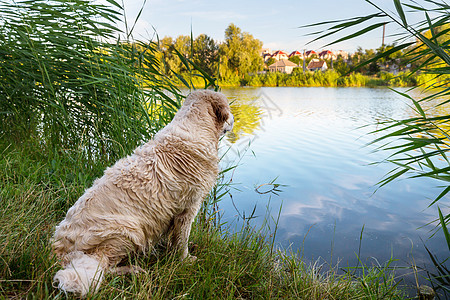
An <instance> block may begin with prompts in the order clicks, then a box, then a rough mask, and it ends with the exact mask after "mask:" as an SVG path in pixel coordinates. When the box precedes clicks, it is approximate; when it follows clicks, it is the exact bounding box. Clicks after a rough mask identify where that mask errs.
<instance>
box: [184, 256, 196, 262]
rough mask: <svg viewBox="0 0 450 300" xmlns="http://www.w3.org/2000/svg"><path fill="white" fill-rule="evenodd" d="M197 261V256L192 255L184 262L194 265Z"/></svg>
mask: <svg viewBox="0 0 450 300" xmlns="http://www.w3.org/2000/svg"><path fill="white" fill-rule="evenodd" d="M196 260H197V256H195V255H190V254H188V255H187V256H186V257H185V258H184V259H183V261H184V262H187V263H193V262H194V261H196Z"/></svg>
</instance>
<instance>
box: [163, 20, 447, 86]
mask: <svg viewBox="0 0 450 300" xmlns="http://www.w3.org/2000/svg"><path fill="white" fill-rule="evenodd" d="M439 30H441V31H443V30H447V27H445V26H442V28H439ZM425 35H426V36H428V35H431V33H428V32H426V33H425ZM158 45H159V48H158V49H159V50H158V54H157V55H156V57H157V58H158V59H159V60H160V62H161V69H162V70H161V73H163V74H164V75H166V76H168V77H169V78H171V79H172V80H174V81H175V82H178V83H180V84H181V82H180V77H181V78H183V80H186V81H187V82H190V83H191V84H192V85H194V86H202V85H204V79H203V78H202V77H201V76H199V75H200V72H199V71H196V70H195V68H193V69H194V70H193V69H191V68H190V67H189V65H188V64H186V62H185V61H183V60H182V59H180V57H179V55H181V56H182V57H184V58H185V59H188V60H190V61H191V62H192V63H193V64H195V65H196V66H197V67H198V68H199V69H202V70H203V71H204V72H206V73H207V74H208V75H209V76H211V77H213V78H216V79H217V83H218V84H219V85H220V86H256V87H259V86H271V87H272V86H292V87H302V86H330V87H361V86H369V87H375V86H418V85H423V84H427V85H430V84H434V83H436V76H435V75H430V74H427V73H426V72H421V73H419V72H414V70H416V69H420V66H421V65H423V63H424V62H425V61H426V60H427V57H421V58H420V59H411V57H413V56H414V55H416V54H417V53H418V52H420V51H421V46H420V45H419V43H415V44H414V43H413V44H412V45H411V46H410V47H408V48H404V49H401V50H398V51H392V52H391V53H390V54H389V55H386V56H384V57H383V58H382V59H379V60H377V61H373V62H371V63H367V64H364V65H361V63H362V62H366V61H370V60H371V59H372V58H374V57H375V56H377V55H378V54H379V53H385V52H389V51H391V50H392V49H394V47H395V45H383V46H382V47H380V48H378V49H362V48H360V47H359V48H358V49H357V50H356V51H355V53H353V54H351V55H349V57H348V58H345V59H344V58H343V57H342V56H338V57H337V58H336V59H335V60H334V61H332V60H330V59H328V60H327V59H326V60H325V61H326V63H327V66H329V69H328V70H327V71H324V72H322V71H316V72H310V71H306V72H303V68H302V67H299V68H294V71H293V72H292V73H291V74H286V73H281V72H269V70H268V66H269V65H270V64H272V63H274V62H275V60H274V59H273V58H270V59H269V60H268V61H267V62H266V63H264V60H263V58H262V57H261V55H260V51H261V48H262V46H263V43H262V42H261V41H260V40H258V39H256V38H254V37H253V36H252V35H251V34H250V33H247V32H243V31H242V30H241V29H240V28H239V27H237V26H236V25H234V24H230V25H229V26H228V27H227V28H226V30H225V40H224V42H222V43H218V42H216V41H214V39H212V38H211V37H209V36H208V35H206V34H200V35H199V36H197V37H196V38H194V37H193V36H185V35H180V36H178V37H177V38H176V39H173V38H172V37H164V38H163V39H161V40H160V41H159V43H158ZM174 49H176V51H178V53H179V55H178V54H176V53H175V51H174ZM315 58H318V57H317V55H315V54H314V55H311V56H309V57H308V58H306V59H305V62H303V60H302V59H301V58H299V57H298V56H293V57H291V58H289V60H290V61H292V62H294V63H295V64H298V65H299V66H302V65H303V63H305V65H308V63H309V62H310V61H311V60H312V59H315ZM356 66H359V67H358V68H357V69H355V70H353V68H354V67H356ZM393 66H395V68H394V69H395V70H396V71H395V73H396V74H394V73H392V67H393ZM352 70H353V71H352ZM411 71H412V72H411ZM447 79H448V78H447V77H445V78H443V77H441V78H439V80H440V81H442V80H447Z"/></svg>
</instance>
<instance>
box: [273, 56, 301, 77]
mask: <svg viewBox="0 0 450 300" xmlns="http://www.w3.org/2000/svg"><path fill="white" fill-rule="evenodd" d="M295 67H298V66H297V65H296V64H294V63H293V62H292V61H290V60H287V59H282V60H279V61H277V62H275V63H273V64H271V65H270V66H269V72H281V73H286V74H291V73H292V71H293V70H294V68H295Z"/></svg>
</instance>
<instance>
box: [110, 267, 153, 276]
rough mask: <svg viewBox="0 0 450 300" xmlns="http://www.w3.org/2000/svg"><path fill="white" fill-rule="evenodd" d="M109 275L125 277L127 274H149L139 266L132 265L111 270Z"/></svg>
mask: <svg viewBox="0 0 450 300" xmlns="http://www.w3.org/2000/svg"><path fill="white" fill-rule="evenodd" d="M109 273H110V274H114V275H125V274H139V273H147V271H145V270H144V269H142V268H141V267H139V266H134V265H131V266H121V267H115V268H112V269H110V270H109Z"/></svg>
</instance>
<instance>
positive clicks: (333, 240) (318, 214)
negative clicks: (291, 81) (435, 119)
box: [219, 87, 450, 283]
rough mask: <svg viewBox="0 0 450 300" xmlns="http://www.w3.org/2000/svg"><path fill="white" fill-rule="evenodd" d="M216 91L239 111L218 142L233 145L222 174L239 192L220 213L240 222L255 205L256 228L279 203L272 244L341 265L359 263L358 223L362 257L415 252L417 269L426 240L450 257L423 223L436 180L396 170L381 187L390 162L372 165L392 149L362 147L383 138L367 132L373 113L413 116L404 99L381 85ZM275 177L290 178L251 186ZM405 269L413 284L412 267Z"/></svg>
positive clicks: (433, 214) (423, 261)
mask: <svg viewBox="0 0 450 300" xmlns="http://www.w3.org/2000/svg"><path fill="white" fill-rule="evenodd" d="M400 90H401V91H405V89H400ZM222 92H223V93H224V94H226V95H227V96H228V97H229V98H230V100H234V103H233V112H234V114H235V118H236V123H235V129H234V132H233V133H231V134H230V135H228V136H227V137H226V141H224V142H223V143H222V151H225V149H227V147H228V146H229V147H231V149H229V151H228V152H227V154H226V155H225V157H224V159H223V161H222V164H223V166H228V165H232V164H233V163H236V161H237V159H238V158H240V161H239V166H238V167H237V169H236V170H235V171H234V172H233V173H231V172H229V173H228V174H227V178H228V179H229V178H230V177H232V182H233V183H234V184H236V185H235V188H236V190H235V189H232V190H231V194H232V197H227V198H226V199H224V200H223V201H222V202H220V204H219V206H220V209H221V211H222V213H223V218H222V220H223V221H227V222H228V223H230V224H233V223H234V224H236V223H238V222H236V220H237V219H241V220H242V215H243V214H245V215H246V216H249V215H250V214H251V213H252V211H253V209H254V207H255V206H256V211H255V215H256V216H258V217H257V218H256V219H254V220H253V224H255V226H259V225H260V224H262V222H263V219H264V216H265V215H267V212H268V211H270V215H271V216H272V217H273V218H277V216H278V213H279V209H280V207H281V212H280V215H279V221H278V229H277V234H276V240H275V241H276V245H277V247H280V248H283V249H291V250H293V251H294V252H295V251H297V250H300V251H301V253H302V255H303V259H304V260H306V261H311V262H312V261H316V260H317V259H319V260H322V259H323V260H322V262H323V261H327V262H330V261H332V262H333V263H335V262H336V261H337V260H338V259H339V260H340V264H339V265H340V266H341V267H345V266H356V265H357V256H356V254H357V253H358V251H359V245H360V235H361V231H362V229H363V227H364V230H363V233H362V242H361V250H360V251H361V252H360V255H361V260H362V261H363V262H364V263H365V264H367V265H376V264H377V263H378V262H379V263H383V262H386V261H387V260H388V259H389V258H390V257H394V258H396V259H399V261H398V262H396V264H397V265H398V266H410V265H411V263H412V260H413V258H414V260H415V263H416V264H417V265H418V266H419V267H423V266H424V265H426V266H427V267H430V265H431V263H430V259H429V256H428V254H427V253H426V251H425V249H424V246H423V243H422V240H423V242H425V243H426V245H427V247H428V248H429V249H430V250H432V251H433V252H434V253H435V254H437V255H438V256H440V257H444V256H445V257H446V256H448V248H447V247H446V245H445V243H444V238H443V235H442V233H440V232H439V233H438V234H437V235H436V236H435V237H433V238H429V237H430V230H431V229H432V228H433V226H425V227H423V226H424V225H425V224H427V223H429V222H431V221H433V220H435V219H436V218H437V216H438V213H437V208H436V206H433V207H430V208H427V207H428V205H429V204H430V203H431V201H432V199H434V198H435V197H436V196H437V195H438V194H439V193H440V191H441V189H439V188H437V186H438V185H439V184H440V182H437V181H433V180H431V179H428V178H421V179H405V178H402V179H400V180H397V181H395V182H392V183H390V184H388V185H386V186H384V187H382V188H381V189H378V190H377V186H376V184H377V182H379V181H380V180H381V179H382V178H383V176H384V175H385V174H386V173H387V172H388V171H389V170H391V169H392V167H393V165H391V164H389V163H383V164H372V163H375V162H379V161H382V160H383V159H385V158H386V157H387V155H388V153H387V152H383V151H380V152H374V151H373V150H374V149H375V146H367V143H368V142H370V141H372V140H373V139H375V138H376V137H379V136H380V135H368V133H369V132H371V131H373V130H375V129H377V128H380V127H379V126H377V125H376V123H377V122H379V121H383V120H387V119H400V118H405V117H408V116H413V115H414V112H413V110H412V109H411V108H410V107H409V105H410V103H409V102H408V100H407V99H405V98H404V97H402V96H400V95H398V94H397V93H395V92H393V91H391V90H389V89H386V88H380V89H371V88H282V87H278V88H238V89H224V90H223V91H222ZM415 93H416V94H418V92H415ZM415 96H417V95H415ZM441 109H442V108H441ZM430 113H432V112H430ZM249 144H250V146H249ZM247 148H248V149H247ZM246 149H247V150H246ZM275 178H276V181H275V182H276V183H279V184H283V185H286V186H283V187H280V189H281V190H282V192H280V193H278V196H277V195H274V194H271V193H269V194H260V193H258V192H257V191H255V188H256V187H258V186H260V185H263V184H266V183H270V182H272V180H274V179H275ZM237 189H238V190H237ZM269 189H270V186H269V185H263V186H261V187H260V188H259V189H258V191H259V192H264V191H267V190H269ZM449 204H450V201H449V198H448V197H447V198H444V199H442V200H440V207H441V209H443V212H444V213H448V207H449ZM401 272H402V271H400V273H401ZM405 272H406V273H410V276H409V277H408V279H407V281H408V282H409V283H411V280H412V275H411V271H410V270H406V271H403V273H405ZM423 275H424V276H425V274H423Z"/></svg>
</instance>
